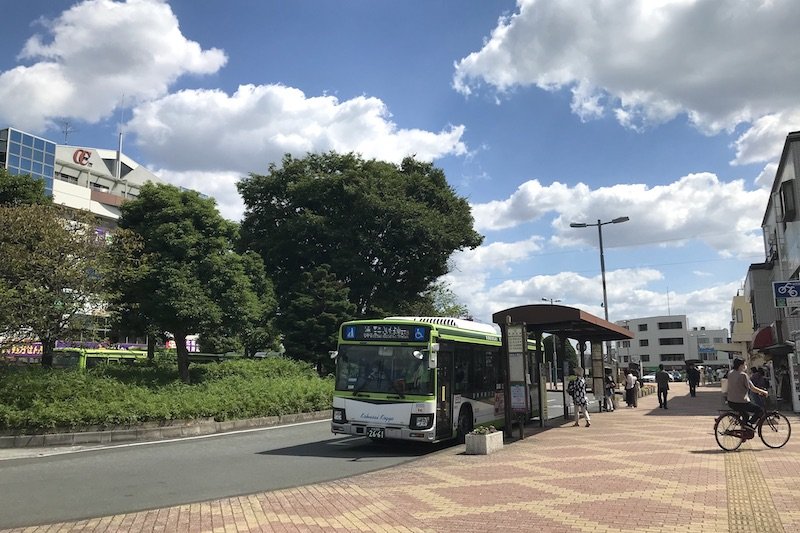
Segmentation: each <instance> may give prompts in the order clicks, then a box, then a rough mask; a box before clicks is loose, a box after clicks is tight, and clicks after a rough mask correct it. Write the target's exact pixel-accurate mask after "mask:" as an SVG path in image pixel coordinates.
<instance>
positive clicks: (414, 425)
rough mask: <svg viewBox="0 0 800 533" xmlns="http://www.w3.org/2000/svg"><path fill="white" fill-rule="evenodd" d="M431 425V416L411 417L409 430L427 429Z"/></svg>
mask: <svg viewBox="0 0 800 533" xmlns="http://www.w3.org/2000/svg"><path fill="white" fill-rule="evenodd" d="M432 425H433V415H432V414H427V415H411V425H410V427H411V429H428V428H429V427H431V426H432Z"/></svg>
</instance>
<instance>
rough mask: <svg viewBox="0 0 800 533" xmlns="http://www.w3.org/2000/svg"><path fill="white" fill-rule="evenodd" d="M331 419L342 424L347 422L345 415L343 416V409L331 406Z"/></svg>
mask: <svg viewBox="0 0 800 533" xmlns="http://www.w3.org/2000/svg"><path fill="white" fill-rule="evenodd" d="M333 421H334V422H338V423H340V424H343V423H345V422H347V417H346V416H345V413H344V409H340V408H338V407H334V408H333Z"/></svg>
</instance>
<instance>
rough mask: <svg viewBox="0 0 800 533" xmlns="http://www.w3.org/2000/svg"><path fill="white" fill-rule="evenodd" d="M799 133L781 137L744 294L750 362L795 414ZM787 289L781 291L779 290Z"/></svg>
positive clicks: (798, 387) (799, 403)
mask: <svg viewBox="0 0 800 533" xmlns="http://www.w3.org/2000/svg"><path fill="white" fill-rule="evenodd" d="M799 173H800V132H792V133H789V134H788V135H787V136H786V141H785V143H784V146H783V151H782V152H781V157H780V161H779V163H778V169H777V171H776V173H775V178H774V179H773V182H772V188H771V190H770V195H769V200H768V202H767V207H766V210H765V212H764V218H763V220H762V222H761V230H762V233H763V238H764V256H765V258H764V261H763V262H762V263H754V264H751V265H750V267H749V268H748V271H747V276H746V278H745V288H744V296H745V298H746V299H747V303H748V304H749V306H750V310H751V312H752V317H753V328H754V331H753V333H752V336H751V344H750V353H749V356H750V360H751V361H752V362H755V363H758V364H764V365H765V366H766V367H767V369H768V373H769V375H770V378H771V388H772V391H771V392H772V394H773V395H774V398H775V400H776V401H777V403H778V406H779V407H784V408H791V409H793V410H794V411H796V412H800V360H798V355H797V350H796V348H795V345H796V343H797V341H798V339H800V299H798V298H796V297H795V294H796V293H797V292H798V290H800V180H799V179H798V174H799ZM783 291H786V292H783Z"/></svg>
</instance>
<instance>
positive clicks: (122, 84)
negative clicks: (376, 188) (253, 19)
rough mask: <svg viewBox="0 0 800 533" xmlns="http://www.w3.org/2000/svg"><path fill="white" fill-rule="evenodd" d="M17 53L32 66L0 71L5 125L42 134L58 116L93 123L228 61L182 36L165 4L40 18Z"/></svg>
mask: <svg viewBox="0 0 800 533" xmlns="http://www.w3.org/2000/svg"><path fill="white" fill-rule="evenodd" d="M40 23H41V24H42V25H43V26H44V30H45V35H34V36H33V37H31V38H30V39H29V40H28V42H27V43H26V44H25V47H24V48H23V50H22V51H21V53H20V54H19V59H20V60H22V61H30V64H28V65H20V66H17V67H15V68H13V69H11V70H8V71H5V72H2V73H0V123H7V124H13V125H14V126H16V127H18V128H22V129H28V130H32V131H42V130H44V129H45V128H46V127H47V126H48V125H49V124H51V123H52V122H53V121H54V120H55V119H56V118H57V117H69V118H74V119H79V120H82V121H86V122H89V123H95V122H98V121H100V120H102V119H104V118H107V117H108V116H110V115H111V113H112V112H113V111H114V110H115V109H116V108H117V107H118V106H120V105H121V104H122V99H123V95H124V98H125V105H129V104H132V103H136V102H141V101H144V100H147V99H150V98H156V97H160V96H162V95H164V94H166V92H167V90H168V88H169V86H170V85H171V84H172V83H174V82H175V81H176V80H177V79H178V78H179V77H180V76H182V75H185V74H210V73H214V72H216V71H218V70H219V69H220V68H221V67H222V66H223V65H225V63H226V61H227V57H226V56H225V53H224V52H223V51H222V50H219V49H216V48H211V49H208V50H203V49H202V48H201V47H200V45H199V44H198V43H196V42H194V41H191V40H189V39H187V38H186V37H184V36H183V34H182V33H181V31H180V28H179V26H178V19H177V18H176V17H175V15H174V14H173V13H172V9H171V8H170V6H169V5H168V4H166V3H165V2H163V1H160V0H127V1H126V2H114V1H111V0H86V1H84V2H81V3H78V4H76V5H74V6H73V7H71V8H69V9H68V10H66V11H64V12H63V13H62V14H61V15H60V16H59V17H58V18H56V19H55V20H42V21H40Z"/></svg>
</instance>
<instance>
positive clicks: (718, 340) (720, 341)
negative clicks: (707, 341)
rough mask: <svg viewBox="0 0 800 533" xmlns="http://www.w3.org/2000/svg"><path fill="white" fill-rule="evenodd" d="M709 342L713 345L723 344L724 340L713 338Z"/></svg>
mask: <svg viewBox="0 0 800 533" xmlns="http://www.w3.org/2000/svg"><path fill="white" fill-rule="evenodd" d="M711 340H712V342H713V343H714V344H722V343H723V342H725V339H723V338H722V337H714V338H713V339H711Z"/></svg>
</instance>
